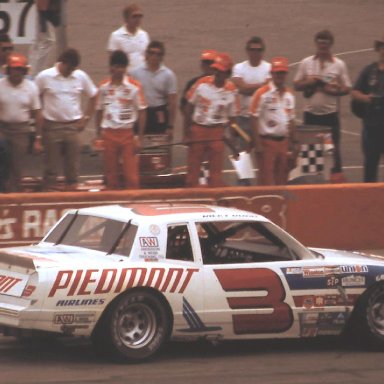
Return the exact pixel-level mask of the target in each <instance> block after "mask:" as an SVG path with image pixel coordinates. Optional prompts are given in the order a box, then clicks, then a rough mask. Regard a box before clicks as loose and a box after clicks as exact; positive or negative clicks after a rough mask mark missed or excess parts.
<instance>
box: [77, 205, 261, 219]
mask: <svg viewBox="0 0 384 384" xmlns="http://www.w3.org/2000/svg"><path fill="white" fill-rule="evenodd" d="M72 212H75V211H72ZM78 212H79V213H80V214H89V215H95V216H101V217H105V218H110V219H114V220H119V221H128V220H134V221H135V222H136V221H137V222H141V221H146V222H148V218H150V220H151V222H169V221H171V222H172V221H205V220H212V219H215V220H221V221H225V220H234V219H238V220H244V219H252V220H259V221H267V219H266V218H264V217H263V216H261V215H257V214H255V213H253V212H248V211H243V210H240V209H237V208H227V207H220V206H215V205H205V204H188V203H185V204H181V203H177V204H173V203H159V204H157V203H156V204H144V203H143V204H129V205H128V204H119V205H103V206H96V207H88V208H82V209H79V210H78Z"/></svg>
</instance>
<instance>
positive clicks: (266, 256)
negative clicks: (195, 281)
mask: <svg viewBox="0 0 384 384" xmlns="http://www.w3.org/2000/svg"><path fill="white" fill-rule="evenodd" d="M196 229H197V233H198V236H199V241H200V247H201V253H202V257H203V263H204V264H231V263H234V264H235V263H255V262H258V263H261V262H271V261H286V260H292V259H294V258H295V257H294V256H293V255H292V251H291V250H290V249H289V248H288V247H287V245H286V244H285V243H284V242H283V241H282V240H280V239H279V238H278V237H277V236H276V235H275V234H274V233H273V232H272V231H270V230H269V229H268V223H262V222H255V221H251V222H245V221H238V222H228V221H225V222H205V223H197V224H196Z"/></svg>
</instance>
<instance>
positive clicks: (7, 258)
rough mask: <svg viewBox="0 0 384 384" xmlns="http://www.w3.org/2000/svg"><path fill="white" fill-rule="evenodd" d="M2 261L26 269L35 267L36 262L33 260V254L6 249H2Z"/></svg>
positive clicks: (0, 260)
mask: <svg viewBox="0 0 384 384" xmlns="http://www.w3.org/2000/svg"><path fill="white" fill-rule="evenodd" d="M0 263H2V264H7V265H9V266H18V267H22V268H26V269H35V263H34V262H33V257H32V256H28V255H21V254H18V253H10V252H7V251H4V250H3V251H0Z"/></svg>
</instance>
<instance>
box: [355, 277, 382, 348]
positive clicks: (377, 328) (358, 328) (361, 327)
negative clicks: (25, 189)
mask: <svg viewBox="0 0 384 384" xmlns="http://www.w3.org/2000/svg"><path fill="white" fill-rule="evenodd" d="M356 309H357V312H356V317H355V319H354V320H355V321H354V322H353V326H352V328H351V332H353V333H354V336H355V337H354V338H355V339H357V341H358V342H359V343H360V344H363V345H365V346H367V347H369V348H375V349H380V350H382V349H384V284H377V285H375V286H373V287H372V288H371V289H369V290H368V291H367V292H366V293H365V294H364V296H363V297H362V300H361V301H360V302H359V303H358V307H357V308H356Z"/></svg>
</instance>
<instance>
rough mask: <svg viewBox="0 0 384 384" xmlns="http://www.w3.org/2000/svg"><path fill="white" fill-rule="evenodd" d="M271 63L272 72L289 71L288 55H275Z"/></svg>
mask: <svg viewBox="0 0 384 384" xmlns="http://www.w3.org/2000/svg"><path fill="white" fill-rule="evenodd" d="M271 64H272V68H271V72H288V59H287V58H286V57H274V58H273V59H272V60H271Z"/></svg>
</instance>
